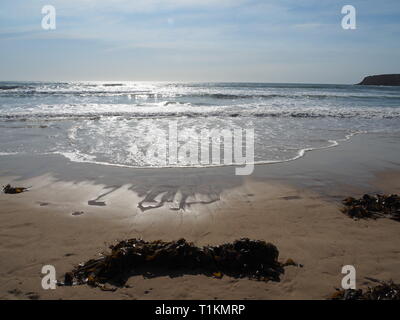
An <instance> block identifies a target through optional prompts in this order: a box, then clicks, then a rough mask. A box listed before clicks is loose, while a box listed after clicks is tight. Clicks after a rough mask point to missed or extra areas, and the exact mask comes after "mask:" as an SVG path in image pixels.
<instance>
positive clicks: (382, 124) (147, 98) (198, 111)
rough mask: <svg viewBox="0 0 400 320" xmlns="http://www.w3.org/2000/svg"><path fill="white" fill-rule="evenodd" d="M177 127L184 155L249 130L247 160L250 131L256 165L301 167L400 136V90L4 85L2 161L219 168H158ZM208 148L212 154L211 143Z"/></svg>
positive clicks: (0, 88) (0, 94)
mask: <svg viewBox="0 0 400 320" xmlns="http://www.w3.org/2000/svg"><path fill="white" fill-rule="evenodd" d="M171 125H172V126H171ZM171 127H175V128H177V131H178V136H177V139H178V143H177V149H179V148H181V147H182V148H184V149H183V150H185V152H186V155H188V153H187V150H194V149H193V148H192V149H190V148H189V149H188V148H187V146H188V145H190V146H191V147H193V146H195V147H194V148H197V147H198V148H201V147H202V146H201V145H200V144H199V143H200V142H199V140H198V137H202V134H204V133H207V132H214V133H215V132H222V131H223V130H225V132H226V131H231V132H240V131H242V132H243V136H242V138H243V141H242V143H240V141H239V142H238V141H234V146H236V145H238V143H240V145H241V146H243V150H242V152H244V153H245V152H247V151H246V150H247V149H246V148H245V147H244V144H246V146H248V145H249V144H250V142H249V140H245V139H244V137H245V136H247V135H249V134H248V132H250V131H248V130H251V131H252V132H253V133H254V137H253V141H251V145H252V148H254V150H253V151H254V155H253V156H252V162H253V163H255V164H268V163H276V162H284V161H294V160H296V159H298V158H300V157H302V156H304V155H305V153H306V152H312V151H313V150H318V149H323V148H334V147H335V146H337V145H339V144H340V143H343V142H344V141H346V140H348V139H351V138H352V136H354V135H356V134H368V133H383V134H384V133H394V132H398V131H400V87H389V86H388V87H384V86H360V85H332V84H327V85H325V84H288V83H238V82H235V83H194V82H133V81H114V82H110V81H85V82H83V81H69V82H4V81H3V82H0V157H1V156H8V155H15V154H19V155H24V154H37V155H48V154H58V155H62V156H64V157H66V158H68V159H69V160H70V161H74V162H86V163H96V164H100V165H111V166H123V167H135V168H137V167H139V168H159V167H164V166H165V167H171V166H172V167H188V166H189V167H190V166H196V167H199V166H200V167H202V166H211V165H218V163H215V162H213V161H211V160H210V161H209V162H207V161H200V160H201V159H200V158H199V161H195V160H193V158H191V159H192V160H193V161H167V162H165V163H164V162H162V161H159V158H157V156H158V155H159V153H160V150H164V149H165V148H166V150H167V151H166V154H167V156H169V155H170V153H171V152H172V151H171V150H169V147H170V145H168V146H167V147H166V146H165V145H166V139H167V143H168V141H169V140H170V139H171V133H170V131H169V130H170V129H171ZM235 130H236V131H235ZM246 130H247V131H246ZM203 140H204V141H206V143H209V147H210V148H211V149H210V150H211V151H212V143H213V140H212V139H209V138H207V137H206V138H204V139H203ZM224 141H225V140H224V139H221V141H220V143H221V144H222V149H221V150H222V151H221V154H222V156H221V161H220V165H226V164H235V159H234V157H233V160H232V159H231V162H228V161H225V162H224V161H223V160H224V159H225V157H226V156H225V154H224V150H225V149H224V144H223V143H224ZM226 141H228V140H226ZM214 143H215V141H214ZM154 150H156V151H154ZM199 150H200V149H199ZM178 153H179V150H178ZM200 154H201V152H199V155H198V157H200ZM210 154H211V155H212V152H210ZM149 155H154V156H149ZM203 160H204V159H203Z"/></svg>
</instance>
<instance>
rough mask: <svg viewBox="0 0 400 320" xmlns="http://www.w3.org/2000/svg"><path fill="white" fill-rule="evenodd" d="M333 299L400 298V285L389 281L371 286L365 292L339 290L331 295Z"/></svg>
mask: <svg viewBox="0 0 400 320" xmlns="http://www.w3.org/2000/svg"><path fill="white" fill-rule="evenodd" d="M331 299H332V300H400V285H398V284H395V283H393V282H392V281H389V282H380V284H379V285H377V286H375V287H369V288H368V289H367V290H366V291H365V292H363V291H362V290H361V289H359V290H353V289H348V290H338V291H337V292H335V293H334V294H333V296H332V297H331Z"/></svg>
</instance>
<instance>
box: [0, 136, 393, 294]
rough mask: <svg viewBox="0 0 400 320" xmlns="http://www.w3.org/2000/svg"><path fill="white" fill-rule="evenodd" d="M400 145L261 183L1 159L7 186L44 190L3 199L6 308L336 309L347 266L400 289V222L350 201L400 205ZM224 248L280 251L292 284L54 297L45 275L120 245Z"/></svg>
mask: <svg viewBox="0 0 400 320" xmlns="http://www.w3.org/2000/svg"><path fill="white" fill-rule="evenodd" d="M398 139H399V137H398V136H394V135H391V136H387V135H360V136H356V137H353V138H352V139H351V140H350V141H348V142H345V143H343V144H341V145H340V146H338V147H336V148H332V149H325V150H319V151H313V152H310V153H307V154H306V155H305V157H304V158H302V159H299V160H296V161H293V162H288V163H281V164H274V165H259V166H257V167H256V169H255V172H254V174H253V175H252V176H249V177H239V176H235V175H234V168H231V167H222V168H208V169H140V170H139V169H124V168H115V167H105V166H99V165H92V164H79V163H72V162H69V161H67V160H66V159H64V158H63V157H61V156H46V157H44V156H42V157H39V156H27V155H26V156H7V157H0V185H5V184H6V183H12V184H13V185H18V186H32V187H31V188H30V190H29V191H28V192H25V193H22V194H18V195H5V194H0V225H1V229H0V230H1V231H0V239H1V241H0V298H1V299H37V298H38V299H325V298H327V297H328V296H329V294H331V293H332V292H333V291H334V288H335V287H339V286H340V282H341V278H342V276H343V275H342V274H341V268H342V266H343V265H347V264H351V265H354V266H355V267H356V270H357V285H358V286H359V287H360V288H364V287H365V286H367V285H368V284H371V282H370V281H369V280H367V279H365V277H371V278H376V279H380V280H389V279H393V280H394V281H397V282H400V271H399V270H400V250H399V249H398V243H399V240H400V235H399V228H400V224H399V223H398V222H395V221H392V220H387V219H380V220H376V221H375V220H372V221H354V220H352V219H350V218H348V217H346V216H345V215H343V214H342V213H341V212H340V210H339V209H340V200H341V199H342V198H344V197H345V196H348V195H352V196H359V195H361V194H363V193H366V192H369V193H376V192H387V193H400V180H399V179H400V170H399V169H400V160H399V154H400V152H399V147H398V141H399V140H398ZM134 237H141V238H143V239H145V240H156V239H162V240H176V239H178V238H181V237H184V238H186V239H187V240H189V241H193V242H194V243H195V244H196V245H199V246H201V245H206V244H211V245H214V244H220V243H223V242H229V241H233V240H235V239H238V238H241V237H249V238H251V239H262V240H266V241H268V242H271V243H273V244H275V245H276V246H277V247H278V249H279V252H280V260H281V261H285V260H286V259H288V258H292V259H293V260H295V261H296V262H298V263H301V264H302V265H303V268H299V267H293V266H291V267H286V268H285V274H284V275H282V277H281V281H280V282H268V283H265V282H260V281H254V280H247V279H233V278H230V277H227V276H225V277H223V278H222V279H214V278H208V277H206V276H203V275H184V276H181V277H176V278H170V277H168V276H162V277H156V278H153V279H144V278H143V277H142V276H135V277H131V278H130V279H129V280H128V282H127V287H124V288H120V289H118V290H117V291H116V292H104V291H101V290H100V289H98V288H90V287H87V286H77V287H58V288H57V289H56V290H43V289H42V287H41V276H42V275H41V268H42V266H43V265H48V264H51V265H54V266H55V267H56V271H57V277H58V278H59V279H60V278H61V277H62V275H63V274H64V273H65V272H66V271H70V270H71V269H72V268H73V266H75V265H77V264H78V263H80V262H83V261H87V260H88V259H90V258H93V257H95V256H96V255H97V253H98V252H102V251H105V250H107V248H108V245H110V244H112V243H114V242H115V241H117V240H122V239H126V238H134Z"/></svg>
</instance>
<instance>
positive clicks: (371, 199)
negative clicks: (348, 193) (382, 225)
mask: <svg viewBox="0 0 400 320" xmlns="http://www.w3.org/2000/svg"><path fill="white" fill-rule="evenodd" d="M343 204H344V205H345V207H344V208H343V210H342V211H343V212H344V213H345V214H347V215H348V216H350V217H352V218H357V219H368V218H372V219H377V218H390V219H393V220H396V221H400V197H399V196H398V195H396V194H391V195H379V194H378V195H376V196H370V195H368V194H365V195H364V196H363V197H362V198H360V199H355V198H352V197H349V198H346V199H344V200H343Z"/></svg>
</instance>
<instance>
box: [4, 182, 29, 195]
mask: <svg viewBox="0 0 400 320" xmlns="http://www.w3.org/2000/svg"><path fill="white" fill-rule="evenodd" d="M26 190H27V188H23V187H11V185H9V184H8V185H6V186H5V187H3V192H4V193H8V194H16V193H21V192H24V191H26Z"/></svg>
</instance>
